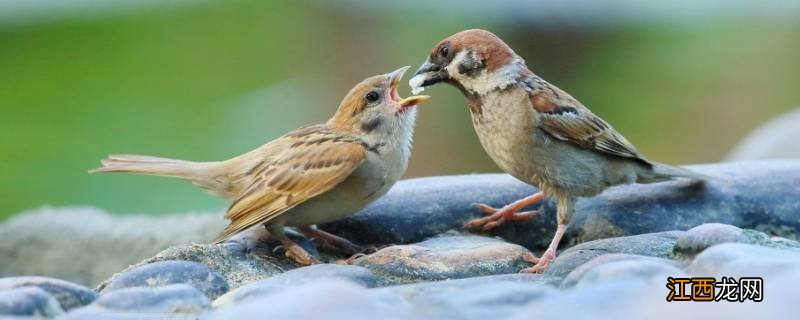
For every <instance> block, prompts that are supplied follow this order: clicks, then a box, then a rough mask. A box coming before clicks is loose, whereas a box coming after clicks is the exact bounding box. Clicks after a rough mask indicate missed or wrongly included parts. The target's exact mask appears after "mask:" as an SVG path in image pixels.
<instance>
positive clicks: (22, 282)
mask: <svg viewBox="0 0 800 320" xmlns="http://www.w3.org/2000/svg"><path fill="white" fill-rule="evenodd" d="M23 287H36V288H39V289H42V290H44V291H45V292H47V293H48V294H50V295H51V296H52V297H53V298H55V299H56V301H58V304H59V305H60V306H61V308H63V309H64V310H70V309H72V308H76V307H81V306H85V305H87V304H89V303H91V302H92V301H94V300H95V299H97V293H96V292H94V290H92V289H89V288H87V287H84V286H81V285H78V284H74V283H71V282H69V281H64V280H59V279H54V278H48V277H11V278H0V290H7V289H14V288H23Z"/></svg>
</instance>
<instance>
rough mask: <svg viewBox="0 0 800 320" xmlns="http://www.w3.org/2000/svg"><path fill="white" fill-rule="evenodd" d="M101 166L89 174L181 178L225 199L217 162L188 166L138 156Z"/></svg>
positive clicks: (109, 160)
mask: <svg viewBox="0 0 800 320" xmlns="http://www.w3.org/2000/svg"><path fill="white" fill-rule="evenodd" d="M100 162H101V163H102V164H103V165H102V166H101V167H99V168H96V169H92V170H89V173H102V172H122V173H135V174H143V175H151V176H162V177H173V178H181V179H185V180H188V181H190V182H192V183H193V184H195V185H197V186H199V187H201V188H203V189H206V190H208V191H209V192H211V193H212V194H217V195H221V196H224V195H226V190H227V185H226V181H225V179H223V178H222V177H220V176H219V174H218V171H219V170H218V166H219V162H192V161H185V160H177V159H168V158H159V157H151V156H142V155H128V154H115V155H110V156H108V157H107V158H105V159H103V160H101V161H100Z"/></svg>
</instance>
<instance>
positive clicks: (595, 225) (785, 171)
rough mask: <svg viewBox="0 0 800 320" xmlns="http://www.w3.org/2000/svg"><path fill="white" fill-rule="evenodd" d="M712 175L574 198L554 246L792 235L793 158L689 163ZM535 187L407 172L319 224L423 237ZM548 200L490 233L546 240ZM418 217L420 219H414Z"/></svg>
mask: <svg viewBox="0 0 800 320" xmlns="http://www.w3.org/2000/svg"><path fill="white" fill-rule="evenodd" d="M688 168H690V169H692V170H695V171H698V172H700V173H703V174H706V175H710V176H712V177H713V178H712V179H711V181H709V182H707V183H705V184H699V185H698V184H695V185H692V184H691V183H690V182H689V181H685V180H676V181H671V182H663V183H655V184H647V185H626V186H618V187H614V188H611V189H609V190H606V191H605V192H604V193H602V194H600V195H598V196H595V197H591V198H583V199H580V200H579V201H578V202H577V204H576V213H575V215H574V217H573V219H572V222H571V224H570V227H569V229H568V230H567V234H566V235H565V238H564V241H563V242H562V248H566V247H569V246H570V245H574V244H576V243H580V242H585V241H590V240H596V239H602V238H608V237H619V236H626V235H635V234H644V233H653V232H661V231H670V230H688V229H690V228H692V227H695V226H698V225H700V224H703V223H709V222H719V223H725V224H731V225H735V226H739V227H742V228H750V229H756V230H760V231H763V232H767V233H769V234H771V235H778V236H783V237H788V238H792V237H794V235H795V234H797V233H798V232H800V220H798V219H797V218H796V213H797V212H800V202H798V201H797V200H796V199H797V196H798V193H797V189H796V186H797V185H800V161H760V162H749V163H726V164H709V165H696V166H689V167H688ZM534 192H536V189H535V188H533V187H531V186H529V185H527V184H524V183H522V182H520V181H517V180H516V179H514V178H512V177H510V176H508V175H503V174H486V175H463V176H448V177H431V178H419V179H409V180H404V181H401V182H399V183H398V184H397V185H395V186H394V187H393V188H392V190H390V191H389V193H388V194H387V195H386V196H384V197H383V198H381V199H379V200H377V201H376V202H374V203H372V204H371V205H369V206H368V207H367V208H365V209H364V210H362V211H361V212H359V213H358V214H356V215H354V216H352V217H350V218H347V219H344V220H340V221H337V222H333V223H329V224H326V225H323V226H321V228H322V229H325V230H327V231H331V232H334V233H336V234H338V235H340V236H344V237H346V238H348V239H351V240H354V241H355V242H357V243H360V244H390V243H411V242H418V241H423V240H425V239H427V238H430V237H433V236H436V235H438V234H441V233H443V232H445V231H447V230H453V229H455V230H461V229H462V225H463V224H464V223H465V222H466V221H468V220H470V219H473V218H476V217H478V216H480V215H481V214H480V212H479V211H478V210H477V209H475V208H474V207H472V206H471V204H472V203H474V202H485V203H487V204H489V205H493V206H502V205H504V204H507V203H509V202H511V201H514V200H517V199H519V198H522V197H524V196H527V195H530V194H532V193H534ZM554 209H555V207H554V205H553V203H552V201H550V200H548V201H545V202H544V203H543V204H542V205H541V206H540V210H542V211H543V213H542V215H541V216H540V217H537V218H535V219H531V220H529V221H526V222H522V223H511V224H507V225H506V226H503V227H501V228H498V229H497V231H496V232H494V233H492V234H495V235H499V236H501V237H503V238H504V239H506V240H508V241H511V242H514V243H518V244H521V245H523V246H525V247H526V248H529V249H531V250H535V251H540V250H543V249H545V248H546V247H547V245H548V244H549V242H550V239H551V237H552V234H553V232H554V231H555V210H554ZM420 221H424V223H420Z"/></svg>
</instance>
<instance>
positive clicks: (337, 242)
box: [300, 227, 369, 256]
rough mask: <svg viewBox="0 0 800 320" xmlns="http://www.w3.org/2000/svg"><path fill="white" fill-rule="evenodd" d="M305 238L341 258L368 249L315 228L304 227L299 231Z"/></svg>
mask: <svg viewBox="0 0 800 320" xmlns="http://www.w3.org/2000/svg"><path fill="white" fill-rule="evenodd" d="M300 230H301V231H303V234H305V235H306V236H307V237H310V238H313V239H315V240H317V241H319V242H320V245H322V247H324V248H325V249H327V250H329V251H332V252H334V253H336V254H340V255H343V256H352V255H354V254H357V253H362V252H364V251H367V250H368V249H369V248H367V247H362V246H359V245H357V244H355V243H352V242H350V240H347V239H345V238H342V237H340V236H337V235H335V234H332V233H328V232H326V231H322V230H319V229H317V228H315V227H304V228H301V229H300Z"/></svg>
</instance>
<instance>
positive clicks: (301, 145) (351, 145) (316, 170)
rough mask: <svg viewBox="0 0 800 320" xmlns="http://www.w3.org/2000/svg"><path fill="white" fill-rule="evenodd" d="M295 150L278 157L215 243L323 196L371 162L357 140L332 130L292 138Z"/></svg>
mask: <svg viewBox="0 0 800 320" xmlns="http://www.w3.org/2000/svg"><path fill="white" fill-rule="evenodd" d="M281 139H292V140H295V141H293V142H291V147H289V148H287V149H286V150H284V151H283V152H282V153H281V154H280V155H279V156H278V157H275V158H273V159H274V160H272V161H271V162H270V163H268V164H267V165H266V166H265V167H264V168H263V169H262V170H260V171H261V175H259V176H258V177H257V178H255V179H254V180H253V182H252V184H251V185H250V186H249V187H247V188H246V189H245V190H244V192H242V195H241V196H240V197H239V198H238V199H236V200H235V201H234V202H233V204H231V206H230V208H229V209H228V212H227V213H226V214H225V218H227V219H230V220H231V222H230V224H229V225H228V227H226V228H225V230H224V231H223V232H222V233H221V234H220V235H219V236H218V237H217V239H216V240H214V242H221V241H223V240H225V239H227V238H229V237H230V236H232V235H234V234H236V233H239V232H241V231H244V230H246V229H248V228H250V227H252V226H255V225H257V224H261V223H265V222H268V221H269V220H271V219H273V218H275V217H277V216H278V215H280V214H281V213H283V212H286V211H287V210H289V209H291V208H294V207H295V206H297V205H299V204H301V203H303V202H305V201H306V200H308V199H311V198H313V197H315V196H318V195H320V194H322V193H324V192H326V191H328V190H330V189H332V188H333V187H334V186H336V185H337V184H339V183H340V182H342V181H344V180H345V179H346V178H347V177H348V176H350V174H351V173H352V172H353V171H354V170H355V169H356V168H357V167H358V166H359V165H360V164H361V163H362V162H363V161H364V160H365V159H366V153H367V151H366V149H365V148H364V145H363V144H362V143H361V141H360V140H359V139H358V138H356V137H350V136H344V137H343V136H342V135H341V134H335V133H333V132H330V131H327V130H321V131H319V132H313V133H305V132H304V133H303V135H302V136H299V137H298V136H292V134H291V133H290V134H288V135H286V136H284V137H282V138H281Z"/></svg>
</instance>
